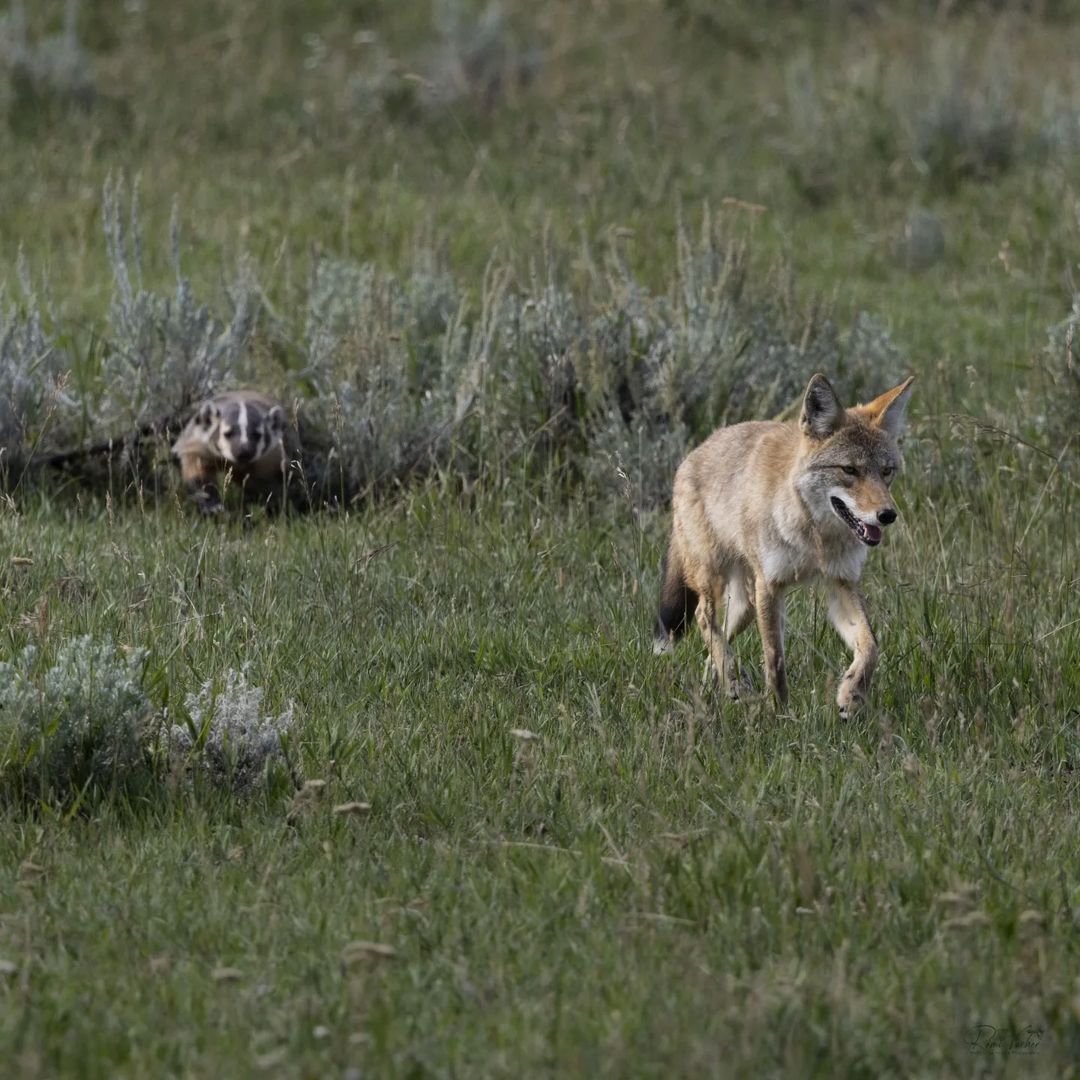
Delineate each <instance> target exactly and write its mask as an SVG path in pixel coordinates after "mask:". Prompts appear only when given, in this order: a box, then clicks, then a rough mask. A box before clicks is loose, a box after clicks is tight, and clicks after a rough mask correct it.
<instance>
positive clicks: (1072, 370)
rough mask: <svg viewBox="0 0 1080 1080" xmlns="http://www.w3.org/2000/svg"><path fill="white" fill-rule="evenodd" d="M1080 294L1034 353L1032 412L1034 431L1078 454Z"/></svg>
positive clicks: (1066, 452) (1069, 452) (1064, 448)
mask: <svg viewBox="0 0 1080 1080" xmlns="http://www.w3.org/2000/svg"><path fill="white" fill-rule="evenodd" d="M1078 338H1080V295H1078V296H1076V297H1074V298H1073V306H1072V310H1071V311H1070V312H1069V314H1068V316H1067V317H1066V318H1065V319H1064V320H1063V321H1062V322H1060V323H1059V324H1058V325H1057V326H1055V327H1052V328H1051V330H1050V334H1049V340H1048V341H1047V343H1046V347H1045V348H1044V349H1043V350H1042V353H1041V354H1040V355H1039V356H1038V357H1036V360H1035V367H1036V372H1037V376H1038V380H1039V382H1040V384H1041V385H1040V386H1039V387H1038V391H1037V401H1036V402H1035V403H1034V407H1033V409H1032V412H1033V413H1034V415H1035V423H1036V428H1037V431H1036V434H1038V435H1040V436H1043V437H1045V439H1046V441H1047V442H1048V443H1050V444H1051V445H1054V446H1060V447H1061V448H1063V451H1064V453H1065V454H1066V455H1068V456H1069V457H1071V458H1075V457H1077V456H1078V455H1080V445H1077V435H1076V431H1077V426H1076V418H1077V416H1078V415H1080V340H1078Z"/></svg>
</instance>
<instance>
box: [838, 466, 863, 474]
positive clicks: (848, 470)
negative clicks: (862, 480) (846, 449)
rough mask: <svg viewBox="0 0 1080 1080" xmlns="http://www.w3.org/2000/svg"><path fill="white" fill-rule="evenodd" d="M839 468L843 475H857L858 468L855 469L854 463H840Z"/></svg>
mask: <svg viewBox="0 0 1080 1080" xmlns="http://www.w3.org/2000/svg"><path fill="white" fill-rule="evenodd" d="M840 468H841V469H843V470H844V475H845V476H858V475H859V470H858V469H856V468H855V466H854V465H841V466H840Z"/></svg>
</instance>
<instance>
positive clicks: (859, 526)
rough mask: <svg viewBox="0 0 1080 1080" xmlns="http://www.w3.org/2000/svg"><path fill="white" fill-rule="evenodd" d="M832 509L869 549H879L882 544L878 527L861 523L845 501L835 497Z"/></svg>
mask: <svg viewBox="0 0 1080 1080" xmlns="http://www.w3.org/2000/svg"><path fill="white" fill-rule="evenodd" d="M832 508H833V509H834V510H835V511H836V516H837V517H838V518H840V519H841V520H842V521H843V522H844V523H845V524H846V525H847V527H848V528H849V529H850V530H851V531H852V532H853V533H854V534H855V535H856V536H857V537H858V538H859V539H860V540H861V541H862V542H863V543H864V544H866V545H867V547H877V546H878V544H880V543H881V530H880V529H879V528H878V527H877V526H876V525H867V524H866V522H865V521H860V520H859V519H858V518H857V517H856V516H855V515H854V514H853V513H852V512H851V511H850V510H849V509H848V508H847V505H846V504H845V503H844V500H843V499H838V498H837V497H836V496H835V495H834V496H833V497H832Z"/></svg>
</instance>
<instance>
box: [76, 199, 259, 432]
mask: <svg viewBox="0 0 1080 1080" xmlns="http://www.w3.org/2000/svg"><path fill="white" fill-rule="evenodd" d="M123 196H124V188H123V184H122V183H121V182H120V181H119V180H114V179H110V180H109V181H107V182H106V184H105V189H104V195H103V199H102V214H103V218H104V225H105V242H106V250H107V252H108V256H109V263H110V265H111V267H112V275H113V298H112V305H111V308H110V313H109V326H110V335H109V342H108V345H107V348H106V351H105V354H104V356H103V357H102V361H101V369H102V383H103V386H104V387H105V388H106V389H105V393H104V396H103V398H102V399H101V401H100V402H98V404H97V414H98V416H99V418H100V419H101V421H102V423H103V424H104V425H107V426H110V427H112V428H114V429H121V433H123V431H122V428H123V427H124V426H125V425H126V426H127V427H128V428H129V429H130V428H132V427H135V428H140V427H143V426H145V425H147V424H152V423H155V422H161V421H162V420H165V419H172V418H174V417H175V416H176V415H177V414H179V413H181V412H183V411H184V410H185V409H187V408H188V407H189V406H191V405H192V404H194V403H195V402H197V401H199V400H200V399H201V398H203V397H206V396H207V395H208V394H210V393H212V392H214V391H216V390H220V389H225V388H228V387H229V386H230V385H233V384H235V383H236V382H237V381H238V380H239V379H240V377H241V374H242V371H243V368H242V362H243V359H244V357H245V353H246V350H247V348H248V346H249V345H250V343H251V338H252V335H253V333H254V330H255V322H256V317H257V314H258V309H259V303H260V300H259V293H258V290H257V287H256V286H255V284H254V279H253V276H252V274H251V273H250V268H248V267H247V266H241V267H240V270H239V272H238V274H237V276H236V278H235V279H234V280H233V281H232V282H231V284H229V285H228V286H227V287H226V288H225V289H224V290H223V291H224V298H223V299H224V303H223V304H222V305H221V306H222V307H224V308H225V309H226V312H227V314H225V315H224V316H220V317H219V316H218V315H217V314H215V311H214V309H213V308H211V306H210V305H209V304H206V303H203V302H201V301H200V300H198V299H197V298H196V296H195V291H194V288H193V286H192V283H191V281H190V279H188V278H187V277H185V276H184V274H183V270H182V268H181V243H180V224H179V214H178V212H177V210H176V209H175V208H174V210H173V216H172V224H171V228H170V240H171V244H170V247H171V255H172V266H173V272H174V274H175V276H176V285H175V289H174V291H173V292H172V294H171V295H163V294H161V293H158V292H155V291H154V290H152V289H149V288H147V287H146V286H145V285H144V284H143V276H142V234H141V228H140V224H139V209H138V199H137V195H136V194H134V193H133V195H132V197H131V200H130V210H129V219H128V222H125V214H124V197H123Z"/></svg>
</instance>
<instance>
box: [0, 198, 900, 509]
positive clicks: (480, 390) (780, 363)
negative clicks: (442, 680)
mask: <svg viewBox="0 0 1080 1080" xmlns="http://www.w3.org/2000/svg"><path fill="white" fill-rule="evenodd" d="M120 206H121V192H120V188H119V186H118V185H116V184H110V185H108V186H107V187H106V192H105V213H104V218H105V231H106V239H107V251H108V254H109V258H110V261H111V263H112V267H113V285H114V296H113V303H112V305H111V308H110V316H109V333H108V334H107V335H101V337H102V338H103V339H107V344H104V345H102V346H101V349H102V350H103V351H102V353H101V355H100V356H99V357H98V361H99V362H98V364H97V369H96V372H94V373H93V374H85V371H84V377H83V378H82V379H81V382H80V385H79V386H78V387H77V388H76V387H74V386H73V385H68V386H67V388H66V389H65V391H64V393H63V395H60V394H58V392H57V387H58V386H59V385H60V381H59V380H60V379H61V373H62V372H63V371H64V370H65V369H68V368H74V367H75V366H76V357H75V356H74V355H73V354H71V353H69V352H65V349H68V350H70V349H71V348H72V346H71V345H70V344H68V345H66V346H64V347H61V346H59V345H57V344H56V342H58V341H60V340H64V341H66V342H69V343H70V342H71V341H73V340H75V339H76V338H77V335H73V334H63V333H61V332H58V331H57V332H53V333H52V336H50V327H55V326H56V320H55V319H51V320H50V319H48V318H46V317H45V315H44V314H43V313H42V312H41V311H39V309H38V307H37V305H36V302H35V301H34V299H33V297H32V295H27V296H26V297H25V298H24V305H23V310H22V311H21V312H20V313H18V314H16V313H14V312H12V313H11V314H10V315H8V316H7V319H8V323H7V326H8V329H7V331H6V333H5V336H4V338H3V339H2V341H0V347H2V348H4V349H6V350H7V351H8V352H10V354H11V356H12V362H11V363H10V365H9V366H8V368H7V369H6V376H7V379H8V382H9V385H6V386H0V391H3V397H4V400H3V403H2V406H0V422H2V423H3V424H4V431H5V434H8V435H9V439H10V441H9V443H8V446H9V453H10V454H12V455H13V457H14V458H16V459H22V460H29V459H31V458H32V457H34V456H35V455H36V456H37V457H39V458H40V459H42V460H48V458H49V455H50V454H58V455H60V457H62V458H65V459H66V458H69V457H70V456H71V455H70V452H71V451H72V449H73V447H72V441H74V439H73V431H74V428H73V426H72V424H70V423H58V422H54V423H52V424H51V425H47V424H46V423H45V418H46V416H47V415H48V409H49V408H50V407H53V408H54V411H59V410H60V409H61V407H62V410H63V411H64V415H65V416H66V417H69V418H80V422H85V425H86V427H85V431H86V435H87V436H88V437H89V438H91V439H92V440H96V442H97V445H98V446H99V447H101V446H104V447H106V448H108V447H109V445H110V442H109V440H112V441H113V442H114V443H115V444H118V445H125V446H130V445H131V442H132V440H133V439H136V441H137V438H138V437H140V436H141V437H145V436H148V435H153V434H159V433H162V432H165V431H167V430H169V429H170V428H173V427H175V426H176V424H177V423H178V422H179V421H180V420H181V419H182V418H183V416H184V414H185V412H186V410H189V409H190V408H191V407H192V406H193V405H194V404H195V403H196V402H197V401H199V400H200V399H201V398H202V397H205V396H206V395H208V394H210V393H212V392H216V391H218V390H221V389H225V388H228V387H229V386H234V385H237V384H238V383H247V384H257V385H261V386H264V387H265V388H266V389H268V390H272V391H275V392H278V393H279V394H281V396H283V397H285V398H286V399H287V400H290V401H298V402H299V405H300V408H299V420H300V428H301V436H302V440H303V442H304V445H305V453H306V460H305V474H306V477H307V479H308V482H309V484H310V486H311V487H312V488H313V489H315V490H317V491H318V492H319V495H320V498H327V499H345V500H346V501H348V500H351V499H354V498H357V497H363V496H367V495H378V494H381V493H384V492H387V491H390V490H393V489H395V488H397V487H399V486H400V485H402V484H406V483H409V482H410V481H412V480H414V479H416V478H419V477H423V476H427V475H430V474H431V473H432V472H435V471H437V472H440V473H441V474H443V475H447V476H450V477H454V478H456V479H457V480H458V482H460V483H462V484H465V485H471V484H472V483H475V482H476V481H477V480H480V479H483V478H485V477H490V476H494V475H496V474H498V473H499V472H500V470H503V469H504V468H506V467H508V466H509V467H513V468H514V469H515V470H520V468H521V467H522V466H523V464H524V466H525V467H527V468H528V469H530V470H532V471H535V472H538V473H545V474H550V471H551V470H552V469H554V470H555V471H556V473H557V474H558V475H559V476H560V477H562V478H564V480H565V481H566V482H571V483H574V482H579V481H582V480H584V481H586V482H588V483H591V484H593V485H594V486H595V485H597V484H599V485H600V486H601V487H609V488H610V487H614V488H623V487H625V483H626V481H627V479H628V478H629V479H630V480H631V481H632V486H633V487H634V489H635V502H636V503H637V504H639V505H640V506H641V507H642V508H645V507H647V506H651V505H655V504H656V503H657V502H659V501H661V500H662V499H663V498H664V497H665V492H666V488H667V484H668V482H669V480H670V474H671V469H672V466H673V463H674V462H675V461H676V460H677V459H678V457H679V456H680V455H681V454H682V453H683V452H684V451H685V449H686V448H687V446H688V445H689V444H690V442H691V441H692V440H694V439H696V438H700V437H701V436H703V435H704V434H706V433H707V432H708V431H709V430H710V429H711V428H713V427H715V426H717V425H719V424H723V423H732V422H736V421H739V420H744V419H748V418H754V417H763V416H769V415H773V414H775V413H777V412H779V411H781V410H784V409H785V408H786V407H788V406H790V405H791V404H792V402H793V401H794V400H795V399H796V398H797V396H798V395H799V393H800V392H801V390H802V389H803V387H804V386H805V384H806V380H807V379H808V377H809V376H810V375H811V374H812V373H813V372H814V371H817V370H821V371H827V372H828V373H829V374H830V377H831V378H833V379H834V380H835V383H836V385H837V387H838V389H839V390H840V391H841V392H842V393H843V394H844V395H845V396H848V397H857V396H858V395H859V394H860V393H861V392H863V391H867V390H873V389H875V388H877V387H879V386H881V385H887V384H888V383H889V382H890V381H893V382H895V381H896V380H897V379H898V378H899V377H900V375H902V374H903V369H904V365H903V363H902V360H901V357H900V355H899V353H898V351H897V349H896V348H895V347H894V346H893V344H892V343H891V341H890V339H889V335H888V333H887V331H886V329H885V328H884V326H883V325H881V324H880V323H879V322H878V321H876V320H874V319H872V318H870V317H869V316H866V315H861V316H859V317H858V318H857V319H856V320H855V323H854V325H853V326H852V328H851V330H850V331H849V332H847V333H842V332H841V331H840V330H839V328H838V327H837V326H836V325H835V323H834V322H833V320H832V319H831V318H830V317H829V314H828V312H827V311H823V310H821V309H819V308H816V307H809V308H806V307H802V306H800V305H799V304H797V303H796V301H795V299H794V290H793V287H792V282H791V278H790V274H789V273H788V272H787V271H786V270H785V269H784V268H780V269H779V270H778V271H777V272H776V273H775V274H774V275H772V277H770V278H766V279H763V280H755V278H754V275H753V274H752V273H751V270H750V258H749V249H748V247H747V245H746V243H745V242H743V241H740V240H737V239H735V238H734V237H733V235H732V231H731V228H730V219H729V217H728V216H726V215H722V216H721V217H720V218H718V219H713V218H712V217H710V216H709V215H708V214H706V215H705V217H704V220H703V223H702V227H701V230H700V233H699V235H698V236H697V237H692V236H691V235H690V233H689V232H688V231H687V230H686V229H685V228H684V227H682V226H680V227H679V229H678V232H677V238H676V251H675V265H674V269H673V274H672V279H671V283H670V285H669V286H668V288H667V289H666V290H664V291H663V292H654V291H652V290H650V289H649V288H647V287H646V286H645V285H644V284H643V283H642V282H641V281H639V280H638V279H637V278H636V277H635V275H634V273H633V272H632V271H631V270H630V268H629V267H628V265H627V263H626V261H625V260H624V259H623V258H622V256H621V255H620V253H619V251H618V250H617V249H612V250H611V251H610V252H609V254H608V256H607V258H606V259H601V260H591V261H592V264H593V269H592V271H591V274H590V278H589V280H588V281H587V283H586V284H585V287H584V288H576V289H572V288H571V287H570V286H569V285H568V284H567V283H566V282H565V281H564V280H563V278H562V275H561V273H560V271H559V269H558V265H559V262H558V259H557V257H556V256H555V255H553V254H551V253H546V254H545V258H544V262H543V264H542V266H541V267H540V268H538V269H535V270H534V271H533V273H532V274H531V275H530V276H529V278H528V279H527V280H526V282H525V283H524V284H523V285H520V286H517V287H514V286H513V285H512V284H511V282H512V277H511V273H510V271H509V270H508V269H507V268H504V267H502V266H500V265H498V264H495V263H493V264H492V265H491V266H490V267H489V269H488V272H487V274H486V275H485V278H484V281H483V282H482V284H481V288H480V291H479V295H477V294H475V293H474V292H473V291H472V290H470V289H468V288H465V287H463V286H462V284H461V283H460V282H459V281H457V280H456V279H455V278H454V277H453V276H452V275H451V274H450V273H449V272H448V271H447V270H446V268H445V267H444V266H443V265H442V264H441V263H440V262H439V260H438V259H437V258H436V257H435V256H434V255H433V254H432V253H431V252H430V251H427V250H422V251H419V252H418V253H417V256H416V258H415V259H414V262H413V265H412V267H411V268H410V269H409V270H407V271H406V272H405V273H404V274H401V275H392V274H387V273H385V272H383V271H381V270H378V269H376V268H375V267H373V266H370V265H363V264H359V263H355V262H352V261H350V260H347V259H340V258H336V259H322V260H320V261H318V262H317V263H316V264H315V266H314V269H313V272H312V274H311V278H310V282H309V284H308V286H307V290H306V295H305V296H304V297H302V298H301V303H300V307H299V310H300V316H299V318H295V319H290V318H289V315H288V312H285V313H284V314H274V315H273V317H271V314H270V312H269V310H268V309H267V308H266V306H265V305H264V302H263V300H262V295H263V293H262V290H261V289H260V287H259V286H258V284H257V282H256V280H255V273H254V270H253V268H252V267H251V266H250V265H249V264H244V265H242V266H241V269H240V271H239V273H238V276H237V278H236V280H235V281H234V282H233V284H232V285H231V286H229V287H228V288H227V289H226V291H225V301H224V306H225V307H226V314H225V315H219V314H217V313H216V311H215V306H213V305H210V304H207V303H204V302H201V301H200V300H198V299H197V298H196V296H195V292H194V289H193V287H192V285H191V282H190V281H189V280H188V279H186V278H185V277H184V276H183V274H182V273H181V272H180V246H179V239H178V232H177V229H176V227H175V220H174V228H173V233H172V261H173V265H174V267H175V270H176V291H175V294H174V295H173V296H171V297H167V296H164V295H162V294H160V293H157V292H155V291H153V290H151V289H149V288H147V287H146V286H145V285H144V284H143V283H142V277H141V271H140V265H141V235H140V231H139V225H138V207H137V202H136V201H135V200H134V199H132V202H131V213H130V225H129V226H127V228H125V225H124V215H123V214H122V213H121V209H120ZM260 319H261V320H262V321H263V322H264V323H265V326H264V327H262V328H261V329H259V328H258V323H259V321H260ZM257 331H258V333H259V334H261V335H262V336H263V337H264V338H267V339H269V340H271V341H272V342H273V344H274V347H273V348H272V349H269V350H267V349H264V350H261V351H260V357H259V360H258V361H256V359H255V358H254V356H253V353H254V352H255V350H254V348H253V342H254V341H255V340H256V336H257ZM267 365H274V366H269V367H268V366H267ZM84 368H85V365H84ZM50 403H53V404H52V405H50ZM64 440H71V441H67V442H65V441H64ZM103 440H104V441H103ZM128 464H129V466H130V468H129V469H128V470H127V472H126V474H125V475H130V474H131V473H136V474H138V473H139V471H140V470H142V472H143V474H144V475H143V480H144V481H145V480H147V479H148V478H149V474H148V473H147V470H148V469H150V468H151V465H149V464H146V463H144V462H142V460H141V459H140V458H139V457H138V455H135V456H133V457H132V458H130V459H129V461H128ZM10 474H11V470H9V480H10ZM20 475H21V474H20ZM38 475H41V474H38ZM107 478H108V477H107ZM108 479H111V478H108ZM156 486H157V485H156V484H155V487H156Z"/></svg>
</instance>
